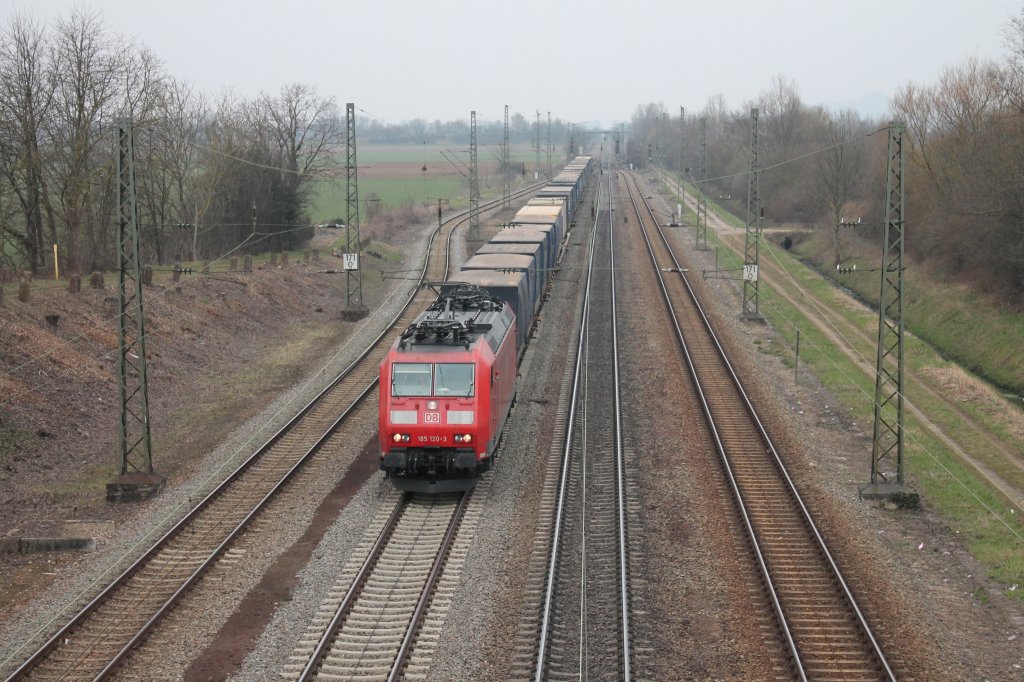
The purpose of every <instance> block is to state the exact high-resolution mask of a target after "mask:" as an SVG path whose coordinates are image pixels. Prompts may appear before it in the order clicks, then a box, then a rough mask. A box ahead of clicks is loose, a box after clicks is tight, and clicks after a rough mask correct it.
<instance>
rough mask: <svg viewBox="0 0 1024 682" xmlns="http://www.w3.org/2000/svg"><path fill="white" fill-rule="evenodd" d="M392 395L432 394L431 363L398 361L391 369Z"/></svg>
mask: <svg viewBox="0 0 1024 682" xmlns="http://www.w3.org/2000/svg"><path fill="white" fill-rule="evenodd" d="M391 395H393V396H397V397H402V396H428V395H430V364H429V363H426V362H396V363H395V364H394V366H393V367H392V370H391Z"/></svg>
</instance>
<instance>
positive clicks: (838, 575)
mask: <svg viewBox="0 0 1024 682" xmlns="http://www.w3.org/2000/svg"><path fill="white" fill-rule="evenodd" d="M627 177H631V178H632V176H630V175H629V174H627ZM632 179H633V182H634V183H636V180H635V178H632ZM627 189H628V184H627ZM637 194H638V195H639V196H640V197H641V199H640V201H641V202H642V203H643V205H644V207H645V208H646V210H647V212H648V214H649V215H650V217H651V220H652V221H653V222H654V225H655V226H656V227H655V229H656V230H657V232H658V235H659V237H660V238H661V240H662V243H663V244H664V246H665V248H666V251H667V253H668V255H669V257H670V258H671V259H672V264H673V265H674V266H675V268H674V269H675V271H676V272H678V273H679V276H680V279H681V281H682V283H683V285H684V286H685V288H686V291H687V294H688V295H689V297H690V300H691V301H692V303H693V305H694V307H695V309H696V311H697V313H698V314H699V315H700V318H701V321H702V323H703V325H704V329H705V331H706V332H707V333H708V336H709V337H710V339H711V341H712V342H713V344H714V347H715V349H716V351H717V353H718V356H719V358H721V360H722V363H723V365H724V367H725V369H726V370H727V372H728V375H729V378H730V380H731V382H732V384H733V386H734V387H735V388H736V390H737V392H738V394H739V395H740V397H741V399H742V402H743V406H744V408H745V411H746V412H747V414H748V415H749V416H750V418H751V419H752V421H753V422H754V424H755V425H756V427H757V431H758V434H759V435H760V437H761V438H762V440H763V441H764V444H765V445H766V446H767V450H768V453H769V454H770V455H771V461H772V463H773V464H774V465H775V466H776V467H777V469H778V470H779V472H780V474H781V475H782V478H783V480H784V481H785V482H786V488H787V491H788V492H789V493H790V495H791V496H792V499H793V500H794V501H795V502H796V504H797V507H798V508H799V510H800V514H801V519H802V520H803V521H804V523H805V524H806V525H807V528H808V529H809V530H810V531H811V535H812V537H813V538H814V540H815V545H816V547H817V548H818V549H819V551H820V552H821V554H822V556H823V557H824V558H825V560H826V562H827V564H828V567H829V569H830V572H831V575H832V577H834V578H835V579H836V582H837V584H838V585H839V586H840V588H841V592H842V595H843V598H844V599H845V601H846V603H847V605H848V606H849V608H850V610H851V611H852V612H853V614H854V615H855V617H856V621H857V624H858V625H859V627H860V630H861V632H862V633H863V634H864V636H865V637H866V638H867V640H868V642H869V644H870V646H871V651H872V654H873V655H874V657H875V659H876V660H877V662H878V663H879V665H880V666H881V668H882V669H883V671H884V673H885V674H886V676H887V678H888V679H889V680H895V679H896V675H895V673H894V672H893V670H892V668H891V666H890V665H889V662H888V660H887V659H886V657H885V654H884V652H883V651H882V649H881V646H880V645H879V643H878V640H877V639H876V638H875V635H874V633H873V632H872V630H871V627H870V626H869V625H868V623H867V620H866V619H865V617H864V615H863V613H862V611H861V609H860V607H859V606H858V605H857V602H856V600H855V599H854V596H853V593H852V592H851V591H850V589H849V586H848V584H847V582H846V580H845V579H844V578H843V575H842V571H841V570H840V569H839V566H838V564H837V563H836V562H835V559H834V557H833V556H832V553H831V552H830V551H829V549H828V547H827V545H826V544H825V539H824V537H823V536H822V535H821V532H820V531H819V529H818V527H817V524H816V523H815V522H814V519H813V517H812V516H811V513H810V510H809V509H808V508H807V506H806V504H805V503H804V501H803V498H802V497H801V496H800V493H799V491H798V490H797V488H796V484H795V483H794V482H793V479H792V477H791V476H790V475H789V471H788V470H787V468H786V466H785V464H784V463H783V461H782V458H781V457H780V455H779V453H778V450H777V449H776V448H775V444H774V443H773V442H772V440H771V437H770V436H769V435H768V431H767V429H766V428H765V426H764V423H763V422H762V421H761V418H760V416H759V415H758V414H757V411H756V410H755V409H754V406H753V403H752V402H751V400H750V398H749V396H748V395H747V393H746V391H745V390H744V388H743V384H742V382H741V381H740V379H739V376H738V375H737V374H736V372H735V370H734V369H733V366H732V363H731V362H729V358H728V355H727V354H726V352H725V349H724V348H723V347H722V345H721V343H720V342H719V340H718V336H717V335H716V334H715V332H714V330H713V329H712V327H711V323H710V321H709V320H708V318H707V315H705V313H704V309H703V308H702V307H701V305H700V303H699V301H698V300H697V296H696V294H695V293H694V291H693V288H692V287H691V286H690V283H689V280H688V279H687V277H686V274H685V273H684V272H683V268H681V267H680V264H679V261H678V259H676V256H675V253H674V252H673V250H672V247H671V245H670V244H669V241H668V237H667V236H666V235H665V233H664V230H662V229H661V226H660V224H659V223H658V221H657V217H656V216H655V214H654V211H653V209H652V208H651V207H650V205H649V204H648V203H647V201H646V199H644V198H643V195H642V193H640V192H637ZM630 198H631V200H632V201H633V204H634V208H636V210H637V218H638V219H639V220H641V226H643V222H642V217H641V216H640V212H639V208H638V207H637V204H636V199H635V198H634V197H633V193H632V192H630ZM644 239H645V241H647V245H648V253H649V254H650V256H651V262H652V264H653V265H654V266H655V272H656V274H657V276H658V280H659V282H660V283H661V289H662V296H663V298H664V300H665V303H666V306H667V307H668V308H669V312H670V313H671V316H672V320H673V324H674V325H675V327H676V333H677V335H678V339H679V342H680V344H681V346H682V348H683V353H684V355H685V357H686V361H687V365H688V367H689V370H690V373H691V375H692V377H693V380H694V383H695V385H696V386H697V390H698V394H699V397H700V400H701V405H702V407H703V409H704V413H705V418H706V420H707V421H708V424H709V428H710V429H711V431H712V433H713V436H714V439H715V443H716V448H717V449H718V453H719V457H720V459H721V460H722V462H723V466H724V467H725V469H726V472H727V474H728V478H729V480H730V484H731V486H732V490H733V494H734V496H735V497H736V500H737V504H738V506H739V508H740V510H741V515H742V516H743V521H744V525H745V526H746V528H747V533H748V535H749V538H750V541H751V544H752V545H753V547H754V549H755V552H756V555H757V559H758V565H759V567H760V568H761V571H762V575H763V577H764V579H765V582H766V586H767V588H768V589H769V592H770V594H771V597H772V602H773V605H774V607H775V609H776V614H777V615H778V617H779V618H780V626H781V627H782V628H783V630H784V633H785V637H786V640H787V644H788V645H789V647H790V651H791V653H792V655H793V656H794V664H795V665H796V666H797V667H798V674H799V675H800V677H801V679H807V677H806V672H805V671H804V668H803V663H802V660H801V658H800V654H799V651H798V649H797V646H796V643H795V641H794V639H793V635H792V631H791V629H790V627H789V624H788V621H787V620H786V619H785V616H784V615H783V613H782V607H781V603H780V601H779V598H778V593H777V590H776V589H775V586H774V583H773V582H772V580H771V577H770V573H769V570H768V567H767V563H766V562H765V559H764V555H763V553H762V551H761V547H760V544H759V543H758V541H757V539H756V535H755V534H754V530H753V525H752V522H751V520H750V517H749V514H748V512H747V508H746V505H745V503H744V501H743V497H742V493H741V492H740V488H739V485H738V482H737V481H736V478H735V476H734V475H733V470H732V467H731V465H730V463H729V460H728V456H727V454H726V452H725V448H724V446H723V444H722V441H721V439H720V437H719V433H718V429H717V427H716V426H715V424H714V418H713V416H712V414H711V410H710V406H709V405H708V403H707V401H706V398H705V395H704V391H703V388H702V386H701V382H700V379H699V378H698V375H697V372H696V368H695V367H694V364H693V361H692V358H691V356H690V352H689V348H688V346H687V344H686V341H685V339H684V338H683V336H682V331H681V328H680V326H679V323H678V320H677V318H676V315H675V311H674V310H673V309H672V304H671V301H670V298H669V296H668V291H667V288H666V287H665V283H664V278H663V276H662V274H661V271H660V269H659V268H658V266H657V261H656V259H655V256H654V251H653V247H652V245H651V243H650V240H649V238H648V236H647V232H646V229H645V230H644Z"/></svg>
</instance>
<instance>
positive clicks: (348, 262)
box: [341, 253, 359, 270]
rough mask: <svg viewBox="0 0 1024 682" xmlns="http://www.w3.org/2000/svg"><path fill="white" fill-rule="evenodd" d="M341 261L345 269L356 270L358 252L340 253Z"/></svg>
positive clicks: (357, 266)
mask: <svg viewBox="0 0 1024 682" xmlns="http://www.w3.org/2000/svg"><path fill="white" fill-rule="evenodd" d="M341 261H342V263H343V264H344V266H343V267H344V268H345V269H346V270H358V269H359V254H358V253H343V254H341Z"/></svg>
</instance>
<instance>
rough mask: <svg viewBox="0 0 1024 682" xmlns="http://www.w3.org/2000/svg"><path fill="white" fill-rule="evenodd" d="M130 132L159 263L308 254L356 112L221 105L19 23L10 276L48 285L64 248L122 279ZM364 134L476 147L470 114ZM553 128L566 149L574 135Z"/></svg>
mask: <svg viewBox="0 0 1024 682" xmlns="http://www.w3.org/2000/svg"><path fill="white" fill-rule="evenodd" d="M119 117H130V118H131V119H132V122H133V125H134V131H135V145H134V147H135V176H136V185H137V191H136V192H137V201H138V212H139V225H140V232H141V245H142V259H143V261H144V262H147V263H160V264H168V263H173V262H176V261H178V260H203V259H211V258H216V257H219V256H221V255H224V254H227V253H231V252H235V253H256V252H260V251H267V250H277V249H281V248H295V247H297V246H301V245H302V244H303V243H304V241H305V240H308V238H309V237H310V235H311V234H312V229H311V228H310V227H309V223H310V216H309V214H308V205H309V199H310V195H311V193H312V191H313V190H314V188H315V185H316V183H317V182H318V181H320V180H323V179H330V178H338V177H341V178H343V177H344V174H345V171H344V163H345V161H344V151H345V150H344V143H345V118H344V117H345V112H344V111H343V110H342V111H339V107H338V105H337V103H336V102H335V101H334V99H333V98H328V97H323V96H321V95H320V94H318V92H317V90H316V88H315V87H312V86H309V85H304V84H298V83H297V84H293V85H288V86H285V87H284V88H282V89H281V91H280V92H279V93H278V94H276V95H269V94H261V95H260V96H258V97H255V98H251V99H245V98H241V97H238V96H235V95H233V94H231V93H227V94H222V95H219V96H218V97H216V98H211V97H210V96H208V95H205V94H203V93H200V92H197V91H196V90H195V89H194V88H192V87H191V86H190V85H189V84H188V83H186V82H184V81H182V80H179V79H177V78H174V77H173V76H172V75H170V74H168V73H167V72H166V71H165V69H164V67H163V64H162V63H161V61H160V59H159V57H158V56H157V55H155V54H154V53H153V52H151V51H150V50H149V49H147V48H146V47H145V46H143V45H139V44H137V43H136V42H134V41H132V40H129V39H126V38H124V37H122V36H118V35H115V34H113V33H111V32H110V31H109V30H108V29H107V28H106V26H105V25H104V23H103V20H102V18H101V17H100V15H98V14H96V13H93V12H90V11H87V10H83V9H75V10H73V11H72V12H71V13H70V14H69V15H67V16H66V17H62V18H59V19H57V20H55V21H54V22H53V23H52V24H50V25H44V24H42V23H41V22H39V21H37V20H35V19H33V18H32V17H31V15H28V14H15V15H13V16H11V17H10V18H9V19H7V21H6V23H5V24H3V25H2V26H0V268H4V267H6V268H7V269H9V270H23V269H24V270H30V271H31V272H33V273H38V272H41V271H46V272H49V271H51V270H50V269H51V268H52V259H53V245H54V244H56V245H58V252H59V263H60V266H61V270H62V271H69V272H80V273H81V272H89V271H91V270H94V269H108V268H112V267H115V266H116V264H117V216H118V211H117V208H118V207H117V177H116V174H117V168H116V163H117V159H116V146H115V138H116V120H117V119H118V118H119ZM497 118H498V117H493V116H492V120H489V121H483V120H481V121H480V122H479V123H478V139H479V140H480V144H481V145H484V146H486V145H500V144H501V140H502V138H503V121H502V120H496V119H497ZM356 126H357V135H358V137H359V141H360V143H362V142H393V143H402V142H414V143H418V144H422V143H424V142H428V143H438V142H441V143H458V144H460V145H461V146H468V141H469V123H468V112H467V119H466V120H463V121H455V122H449V123H442V122H440V121H435V122H433V123H431V122H427V121H424V120H414V121H411V122H407V123H402V124H400V125H391V124H387V123H385V122H383V121H380V120H379V119H377V118H375V117H373V116H372V115H363V114H358V115H357V124H356ZM510 128H511V131H510V132H511V138H512V141H513V143H520V144H523V143H527V142H529V143H533V141H534V140H535V133H536V130H537V126H536V121H529V120H527V119H525V118H524V117H523V116H522V115H521V114H516V115H514V116H512V117H511V119H510ZM552 128H553V130H554V131H555V134H557V135H558V137H553V138H552V139H553V140H558V141H559V142H560V143H562V144H564V140H562V138H563V137H564V136H565V128H566V126H565V124H563V123H562V122H561V121H555V122H554V124H553V126H552ZM546 136H547V120H546V117H545V118H544V120H543V121H542V144H546ZM553 144H554V143H553ZM254 207H255V209H254ZM254 213H255V218H254ZM239 247H241V248H239ZM236 249H237V251H236Z"/></svg>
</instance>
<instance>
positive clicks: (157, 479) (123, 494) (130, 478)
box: [107, 472, 167, 503]
mask: <svg viewBox="0 0 1024 682" xmlns="http://www.w3.org/2000/svg"><path fill="white" fill-rule="evenodd" d="M165 485H167V479H166V478H164V477H163V476H161V475H160V474H158V473H155V472H154V473H151V474H143V473H139V472H133V473H130V474H122V475H120V476H118V477H117V478H115V479H114V480H113V481H111V482H110V483H108V484H107V502H115V503H116V502H141V501H143V500H148V499H149V498H151V497H153V496H154V495H158V494H159V493H160V491H161V490H163V489H164V486H165Z"/></svg>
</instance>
